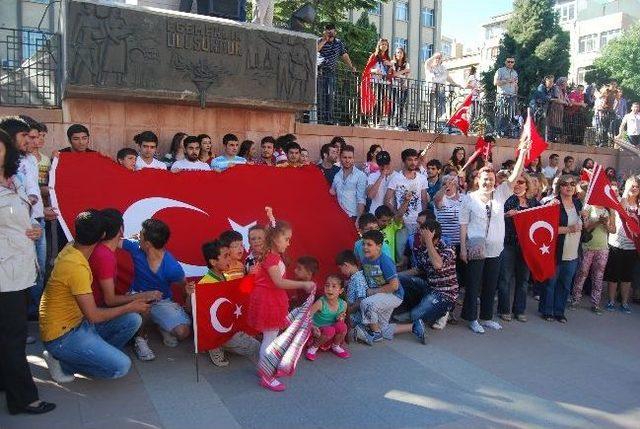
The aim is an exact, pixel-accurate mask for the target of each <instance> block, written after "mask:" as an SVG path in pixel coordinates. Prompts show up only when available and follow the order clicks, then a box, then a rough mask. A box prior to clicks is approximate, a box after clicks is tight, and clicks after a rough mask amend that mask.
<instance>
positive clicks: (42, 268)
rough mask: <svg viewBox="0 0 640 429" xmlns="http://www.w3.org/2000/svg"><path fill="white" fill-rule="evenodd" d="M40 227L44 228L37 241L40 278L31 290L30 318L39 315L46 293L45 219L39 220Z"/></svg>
mask: <svg viewBox="0 0 640 429" xmlns="http://www.w3.org/2000/svg"><path fill="white" fill-rule="evenodd" d="M38 225H39V226H40V228H42V235H41V236H40V238H39V239H37V240H36V241H35V245H36V257H37V258H38V277H37V278H36V283H35V284H34V285H33V286H31V287H30V288H29V297H30V300H29V316H37V315H38V309H39V308H40V298H41V297H42V292H43V291H44V276H45V273H46V271H47V266H46V264H47V238H46V234H45V222H44V218H40V220H38Z"/></svg>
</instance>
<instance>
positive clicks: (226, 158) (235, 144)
mask: <svg viewBox="0 0 640 429" xmlns="http://www.w3.org/2000/svg"><path fill="white" fill-rule="evenodd" d="M222 145H223V146H224V154H223V155H220V156H219V157H217V158H214V159H213V161H211V169H212V170H214V171H217V172H221V171H224V170H226V169H227V168H229V167H233V166H234V165H237V164H246V163H247V160H246V159H244V158H243V157H241V156H238V151H239V150H240V142H239V141H238V137H236V136H235V134H225V136H224V137H222Z"/></svg>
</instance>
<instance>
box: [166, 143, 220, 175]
mask: <svg viewBox="0 0 640 429" xmlns="http://www.w3.org/2000/svg"><path fill="white" fill-rule="evenodd" d="M182 144H183V145H184V159H180V160H178V161H176V162H174V163H173V165H172V166H171V172H172V173H177V172H180V171H186V170H201V171H211V167H209V166H208V165H207V163H206V162H202V161H200V159H199V158H200V141H199V140H198V137H196V136H188V137H186V138H185V139H184V141H183V142H182Z"/></svg>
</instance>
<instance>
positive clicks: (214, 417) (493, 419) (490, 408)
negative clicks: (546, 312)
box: [0, 301, 640, 429]
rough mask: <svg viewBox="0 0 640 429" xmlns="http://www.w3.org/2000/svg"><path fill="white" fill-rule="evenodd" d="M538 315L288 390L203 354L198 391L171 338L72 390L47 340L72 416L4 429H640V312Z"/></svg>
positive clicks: (321, 372) (36, 351)
mask: <svg viewBox="0 0 640 429" xmlns="http://www.w3.org/2000/svg"><path fill="white" fill-rule="evenodd" d="M534 305H535V303H534V302H533V301H530V302H529V308H530V309H533V308H534ZM585 305H586V304H585ZM529 316H530V319H531V320H530V321H529V322H528V323H525V324H522V323H519V322H515V321H514V322H510V323H508V324H505V329H504V330H502V331H500V332H494V331H492V332H487V333H486V334H485V335H475V334H473V333H471V331H469V330H468V329H467V328H466V326H463V325H458V326H448V327H447V329H446V330H444V331H443V332H437V331H430V342H429V344H428V345H427V346H423V345H421V344H418V343H417V342H415V340H414V338H413V337H412V336H406V335H403V336H401V337H398V338H396V339H395V340H394V341H393V342H388V341H387V342H384V343H380V344H377V345H375V346H374V347H372V348H369V347H367V346H361V345H355V346H353V347H352V352H353V357H352V358H351V359H350V360H348V361H340V360H338V359H337V358H336V357H334V356H333V355H329V354H321V355H320V357H319V359H318V360H317V361H316V362H314V363H310V362H307V361H302V362H301V363H300V365H299V367H298V373H297V375H296V376H295V377H293V378H292V379H290V380H286V382H287V384H288V387H289V388H288V390H287V391H286V392H284V393H279V394H278V393H272V392H267V391H265V390H264V389H262V388H260V387H258V385H257V381H258V379H257V377H256V375H255V370H254V367H253V366H252V365H251V364H250V363H249V362H248V361H246V360H244V359H242V358H239V357H232V358H231V366H230V367H229V368H227V369H218V368H215V367H213V366H212V365H211V364H210V363H209V362H208V360H207V359H206V357H205V356H204V355H203V356H200V357H199V363H200V382H199V383H196V380H195V370H194V358H193V355H192V354H191V353H192V352H191V351H192V347H191V346H190V345H188V344H184V345H181V346H180V347H179V348H177V349H167V348H166V347H163V346H162V345H160V344H159V341H158V339H155V340H154V343H153V345H154V346H155V351H156V355H157V356H158V358H157V359H156V360H155V361H154V362H148V363H143V362H138V361H135V360H134V368H133V370H132V371H131V372H130V374H129V375H127V376H126V377H125V378H123V379H121V380H117V381H110V382H104V381H93V380H87V379H77V380H76V381H75V382H73V383H71V384H67V385H64V386H61V385H57V384H55V383H53V382H52V381H50V378H49V376H48V372H47V371H46V369H45V368H44V362H43V361H42V359H41V358H40V357H39V356H40V352H41V347H40V346H38V344H36V345H34V346H30V347H29V349H28V352H29V359H30V362H31V363H32V371H33V374H34V376H35V377H36V378H37V382H38V387H39V389H40V393H41V397H42V398H44V399H46V400H50V401H53V402H56V403H57V404H58V408H57V409H56V410H55V411H54V412H53V413H51V414H48V415H45V416H9V415H8V414H7V411H6V408H5V405H4V398H0V401H1V405H0V428H2V429H5V428H6V429H9V428H11V429H13V428H29V429H33V428H46V429H58V428H60V429H73V428H109V429H113V428H117V429H125V428H168V429H169V428H170V429H174V428H175V429H178V428H179V429H184V428H205V427H206V428H240V427H242V428H270V427H274V428H275V427H277V428H294V427H295V428H302V427H305V428H306V427H309V428H346V427H367V428H369V427H370V428H387V427H394V428H408V427H436V428H469V429H476V428H493V427H518V428H520V427H544V428H564V427H571V428H639V427H640V307H638V306H634V313H633V314H632V315H624V314H622V313H619V312H616V313H605V314H604V315H603V316H597V315H595V314H592V313H591V312H590V311H588V310H587V309H586V308H582V309H579V310H578V311H575V312H570V313H569V314H568V317H569V323H568V324H567V325H560V324H559V323H556V322H545V321H543V320H541V319H539V318H537V317H535V316H534V315H533V314H532V313H531V310H530V314H529Z"/></svg>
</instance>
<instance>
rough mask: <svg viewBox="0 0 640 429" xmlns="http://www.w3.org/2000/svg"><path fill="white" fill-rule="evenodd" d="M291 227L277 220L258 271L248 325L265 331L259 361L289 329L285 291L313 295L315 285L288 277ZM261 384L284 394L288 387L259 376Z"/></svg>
mask: <svg viewBox="0 0 640 429" xmlns="http://www.w3.org/2000/svg"><path fill="white" fill-rule="evenodd" d="M291 235H292V231H291V226H290V225H289V224H288V223H286V222H283V221H275V222H273V223H272V226H270V227H269V228H268V229H267V248H266V253H265V255H264V258H262V261H261V262H260V265H259V266H258V269H257V270H256V274H255V276H256V278H255V286H254V288H253V291H252V292H251V296H250V297H249V313H248V315H247V322H248V323H249V326H251V327H252V328H254V329H255V330H257V331H258V332H262V344H261V345H260V358H262V357H263V356H264V354H265V351H266V349H267V347H268V346H269V345H270V344H271V343H272V342H273V340H275V339H276V337H277V336H278V331H279V330H280V329H282V328H284V327H286V318H287V314H288V312H289V297H288V296H287V292H286V290H285V289H304V290H306V291H308V292H311V291H312V290H313V289H314V288H315V283H314V282H310V281H309V282H307V281H295V280H289V279H287V278H285V265H284V262H283V260H282V255H283V254H284V252H285V251H286V250H287V248H288V247H289V243H290V242H291ZM260 385H261V386H262V387H264V388H266V389H269V390H273V391H276V392H281V391H283V390H284V389H285V385H284V384H283V383H282V382H280V381H279V380H278V379H276V378H266V377H265V376H261V377H260Z"/></svg>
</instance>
